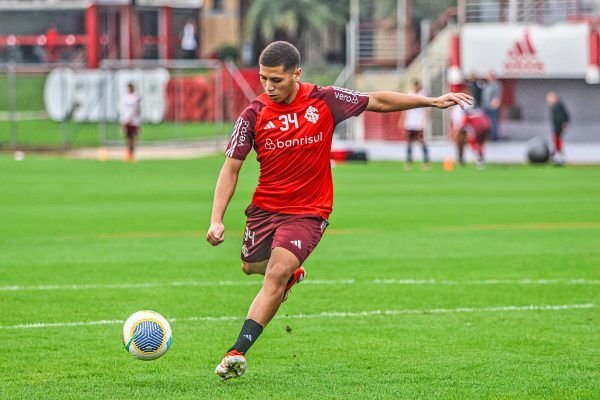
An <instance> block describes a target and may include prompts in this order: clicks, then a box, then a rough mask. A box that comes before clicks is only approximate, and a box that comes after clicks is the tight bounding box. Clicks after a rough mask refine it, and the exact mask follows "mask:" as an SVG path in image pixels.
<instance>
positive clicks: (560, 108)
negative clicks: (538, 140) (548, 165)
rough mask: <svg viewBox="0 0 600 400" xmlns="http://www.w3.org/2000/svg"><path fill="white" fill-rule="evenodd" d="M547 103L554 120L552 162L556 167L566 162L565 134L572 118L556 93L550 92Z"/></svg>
mask: <svg viewBox="0 0 600 400" xmlns="http://www.w3.org/2000/svg"><path fill="white" fill-rule="evenodd" d="M546 102H547V103H548V107H549V108H550V118H551V120H552V133H553V139H554V150H553V151H552V162H553V163H554V164H556V165H562V164H563V163H564V162H565V157H564V155H563V140H562V137H563V133H564V131H565V129H567V125H568V124H569V121H570V119H571V117H570V116H569V112H568V111H567V108H566V107H565V105H564V103H563V102H562V100H561V99H560V97H558V95H557V94H556V93H555V92H548V94H547V95H546Z"/></svg>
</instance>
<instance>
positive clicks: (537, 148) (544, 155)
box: [527, 137, 550, 164]
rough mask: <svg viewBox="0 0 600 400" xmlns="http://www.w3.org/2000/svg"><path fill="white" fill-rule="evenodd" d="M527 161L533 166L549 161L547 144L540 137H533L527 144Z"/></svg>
mask: <svg viewBox="0 0 600 400" xmlns="http://www.w3.org/2000/svg"><path fill="white" fill-rule="evenodd" d="M527 159H528V160H529V162H530V163H533V164H544V163H547V162H548V160H550V148H549V147H548V143H546V141H545V140H544V139H542V138H540V137H535V138H533V139H531V140H529V141H528V142H527Z"/></svg>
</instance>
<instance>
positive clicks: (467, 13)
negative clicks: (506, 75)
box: [458, 0, 598, 25]
mask: <svg viewBox="0 0 600 400" xmlns="http://www.w3.org/2000/svg"><path fill="white" fill-rule="evenodd" d="M458 6H459V7H458V8H459V18H460V19H461V21H462V22H510V23H534V24H542V25H548V24H554V23H558V22H565V21H577V20H583V19H590V18H593V17H597V15H598V1H597V0H459V1H458Z"/></svg>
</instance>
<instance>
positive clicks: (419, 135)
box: [404, 129, 423, 142]
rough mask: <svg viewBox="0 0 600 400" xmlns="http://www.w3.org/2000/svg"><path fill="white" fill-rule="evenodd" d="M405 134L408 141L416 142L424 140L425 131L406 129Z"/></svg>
mask: <svg viewBox="0 0 600 400" xmlns="http://www.w3.org/2000/svg"><path fill="white" fill-rule="evenodd" d="M404 133H405V135H406V140H409V141H411V142H412V141H414V140H423V131H415V130H411V129H406V130H405V131H404Z"/></svg>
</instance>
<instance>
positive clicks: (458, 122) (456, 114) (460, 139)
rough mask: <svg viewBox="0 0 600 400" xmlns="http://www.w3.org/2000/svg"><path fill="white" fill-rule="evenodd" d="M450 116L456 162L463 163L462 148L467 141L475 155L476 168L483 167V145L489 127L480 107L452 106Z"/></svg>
mask: <svg viewBox="0 0 600 400" xmlns="http://www.w3.org/2000/svg"><path fill="white" fill-rule="evenodd" d="M450 117H451V120H452V126H453V129H452V131H453V136H454V140H455V142H456V149H457V153H458V162H459V163H460V165H461V166H464V165H465V157H464V149H465V145H466V144H467V143H468V144H469V145H470V146H471V148H472V149H473V152H474V153H475V156H476V157H477V160H476V161H475V165H476V166H477V168H484V162H485V157H484V146H485V141H486V139H487V136H488V134H489V132H490V128H491V122H490V120H489V118H488V117H487V115H486V114H485V113H484V112H483V111H482V110H481V109H480V108H472V107H469V106H467V107H465V109H464V110H462V109H461V108H460V107H453V108H452V109H451V110H450Z"/></svg>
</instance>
